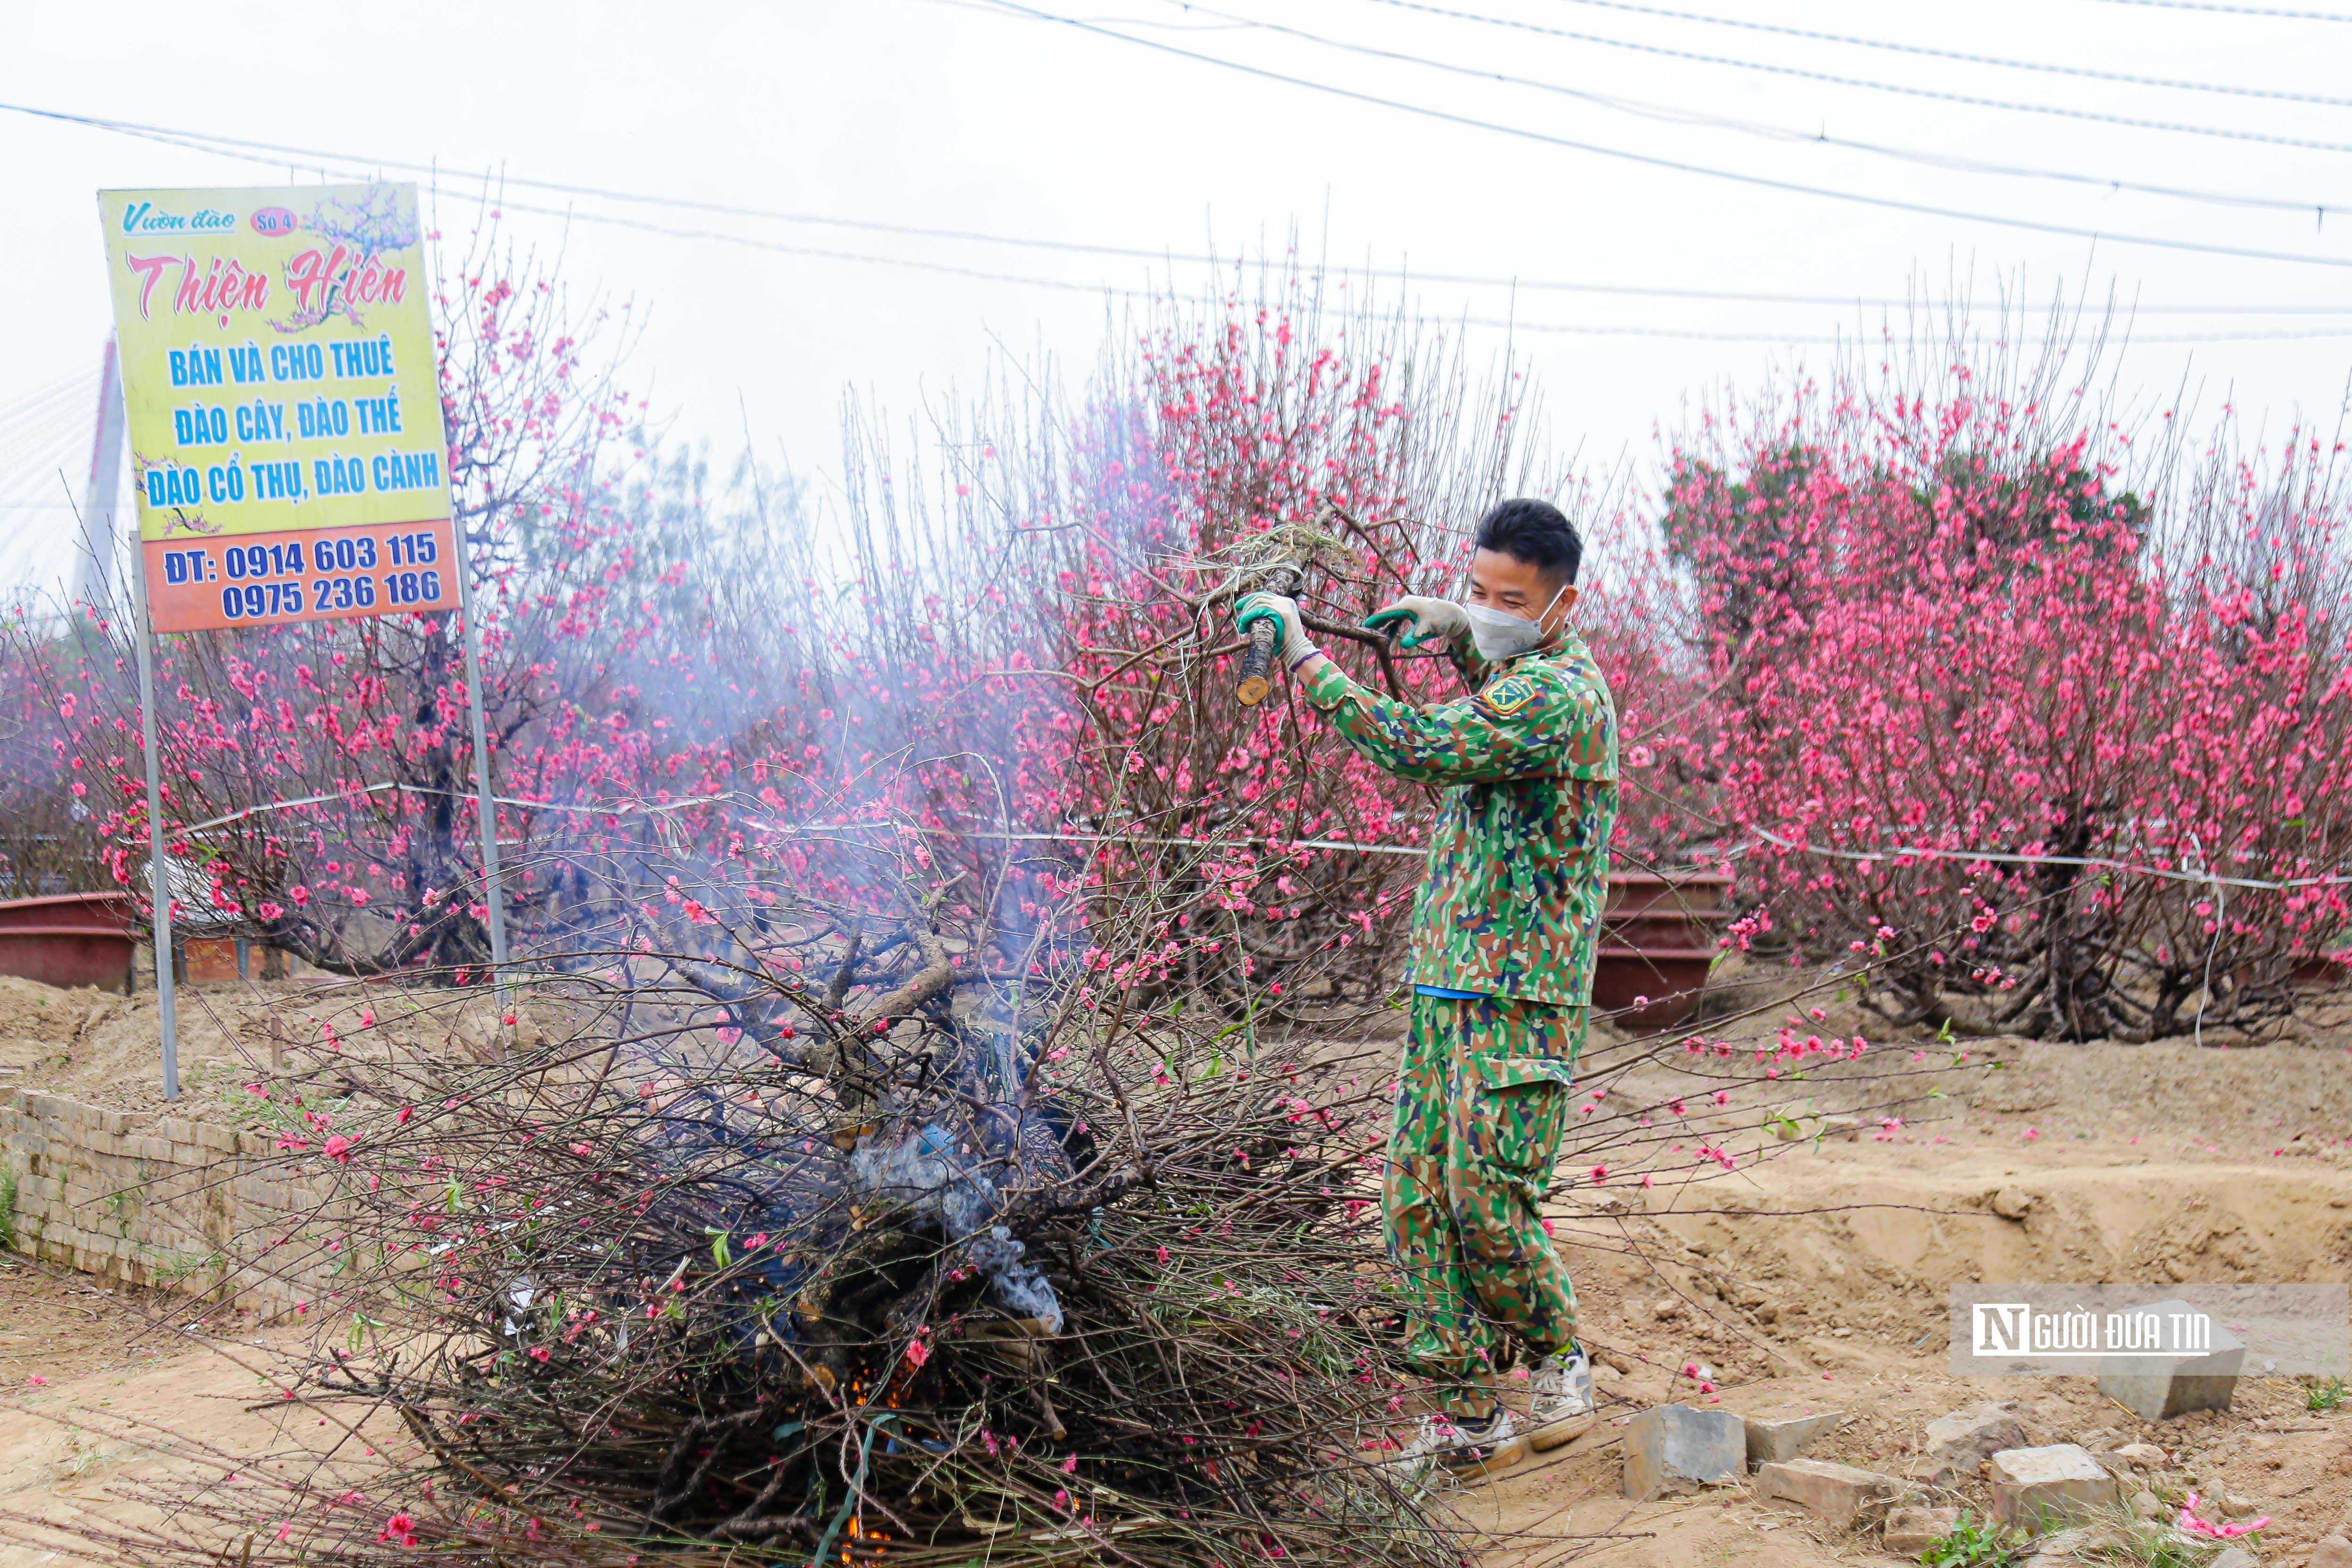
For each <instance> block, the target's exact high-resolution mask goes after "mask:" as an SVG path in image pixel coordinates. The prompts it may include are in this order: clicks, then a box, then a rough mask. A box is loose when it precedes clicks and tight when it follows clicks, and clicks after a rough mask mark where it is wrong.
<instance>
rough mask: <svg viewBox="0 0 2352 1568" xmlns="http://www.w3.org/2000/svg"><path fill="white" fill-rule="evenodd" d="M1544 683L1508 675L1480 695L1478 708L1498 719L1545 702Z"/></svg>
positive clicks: (1530, 678)
mask: <svg viewBox="0 0 2352 1568" xmlns="http://www.w3.org/2000/svg"><path fill="white" fill-rule="evenodd" d="M1543 694H1544V689H1543V682H1541V681H1539V680H1537V679H1534V678H1533V677H1530V676H1525V675H1507V676H1505V677H1503V679H1500V680H1497V681H1496V682H1494V683H1493V684H1491V685H1489V686H1487V687H1486V689H1483V690H1481V691H1480V692H1479V693H1478V706H1479V707H1481V708H1484V709H1485V710H1486V711H1487V712H1489V713H1492V714H1493V715H1494V716H1495V717H1496V718H1497V719H1507V718H1509V717H1510V716H1511V715H1512V714H1514V713H1517V711H1518V710H1520V709H1522V708H1525V707H1528V705H1530V704H1531V703H1535V702H1539V701H1541V700H1543Z"/></svg>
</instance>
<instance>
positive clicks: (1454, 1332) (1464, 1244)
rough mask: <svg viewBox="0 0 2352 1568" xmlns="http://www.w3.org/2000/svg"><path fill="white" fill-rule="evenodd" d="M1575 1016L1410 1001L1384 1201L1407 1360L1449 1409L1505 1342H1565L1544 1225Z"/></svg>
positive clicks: (1569, 1314) (1480, 1000) (1558, 1282)
mask: <svg viewBox="0 0 2352 1568" xmlns="http://www.w3.org/2000/svg"><path fill="white" fill-rule="evenodd" d="M1584 1017H1585V1010H1584V1009H1583V1008H1581V1007H1547V1006H1543V1005H1538V1004H1536V1003H1531V1002H1517V1001H1513V1000H1510V999H1508V998H1506V997H1477V998H1462V999H1456V998H1453V997H1445V996H1424V995H1422V994H1419V993H1415V994H1414V995H1413V998H1412V1033H1411V1035H1410V1036H1409V1037H1407V1039H1406V1042H1405V1048H1404V1061H1403V1064H1402V1068H1401V1069H1400V1070H1399V1072H1398V1074H1397V1095H1396V1121H1395V1123H1394V1125H1393V1127H1392V1128H1391V1131H1390V1134H1389V1160H1388V1173H1387V1180H1386V1183H1385V1184H1384V1186H1383V1189H1382V1192H1381V1213H1382V1216H1383V1218H1384V1219H1385V1221H1386V1227H1385V1228H1386V1231H1387V1237H1388V1252H1389V1258H1390V1261H1391V1262H1392V1263H1393V1264H1394V1265H1395V1266H1396V1268H1397V1271H1398V1274H1399V1276H1400V1279H1401V1283H1402V1286H1403V1289H1404V1292H1405V1299H1406V1301H1407V1323H1406V1332H1407V1340H1406V1346H1405V1349H1406V1353H1407V1354H1408V1355H1409V1356H1410V1357H1411V1358H1412V1361H1413V1362H1414V1363H1415V1364H1417V1365H1418V1366H1419V1367H1420V1368H1421V1369H1422V1371H1423V1372H1424V1373H1427V1374H1428V1375H1429V1376H1430V1377H1431V1378H1433V1379H1434V1380H1436V1381H1438V1382H1440V1383H1441V1384H1452V1385H1454V1387H1455V1388H1457V1389H1460V1390H1462V1391H1463V1392H1462V1394H1460V1395H1458V1396H1456V1398H1457V1400H1463V1401H1466V1402H1468V1403H1472V1404H1483V1403H1484V1401H1483V1399H1481V1398H1480V1397H1479V1396H1477V1395H1476V1394H1475V1393H1473V1392H1472V1390H1473V1389H1474V1388H1475V1385H1476V1384H1478V1383H1479V1382H1480V1381H1481V1380H1482V1379H1483V1378H1484V1377H1485V1376H1486V1375H1487V1374H1488V1373H1491V1372H1492V1371H1493V1370H1494V1368H1495V1363H1496V1352H1498V1351H1499V1350H1500V1349H1501V1348H1502V1345H1503V1342H1504V1338H1505V1336H1506V1335H1507V1334H1511V1335H1516V1336H1517V1338H1518V1340H1519V1341H1520V1342H1522V1343H1524V1344H1525V1345H1526V1346H1527V1347H1528V1349H1529V1350H1530V1351H1531V1352H1534V1353H1535V1354H1537V1355H1538V1356H1541V1355H1549V1354H1550V1353H1551V1352H1554V1351H1556V1350H1560V1349H1563V1348H1565V1347H1566V1346H1568V1345H1570V1344H1571V1343H1573V1342H1574V1341H1575V1337H1576V1290H1575V1288H1574V1287H1573V1286H1571V1285H1570V1283H1569V1278H1568V1266H1567V1265H1566V1264H1564V1263H1562V1262H1561V1261H1560V1258H1559V1253H1558V1252H1556V1251H1554V1250H1553V1248H1552V1244H1551V1237H1549V1235H1548V1234H1546V1232H1545V1230H1544V1228H1543V1218H1542V1204H1543V1194H1544V1191H1545V1189H1546V1188H1547V1187H1548V1186H1549V1185H1550V1183H1551V1168H1552V1162H1553V1160H1554V1158H1555V1157H1556V1156H1557V1155H1558V1153H1559V1140H1560V1134H1561V1132H1562V1131H1564V1130H1565V1127H1566V1123H1567V1121H1568V1116H1569V1100H1570V1097H1571V1094H1572V1086H1573V1079H1572V1078H1571V1076H1570V1075H1571V1074H1572V1072H1573V1070H1574V1065H1575V1060H1576V1053H1577V1050H1578V1048H1579V1047H1580V1046H1582V1045H1583V1043H1584Z"/></svg>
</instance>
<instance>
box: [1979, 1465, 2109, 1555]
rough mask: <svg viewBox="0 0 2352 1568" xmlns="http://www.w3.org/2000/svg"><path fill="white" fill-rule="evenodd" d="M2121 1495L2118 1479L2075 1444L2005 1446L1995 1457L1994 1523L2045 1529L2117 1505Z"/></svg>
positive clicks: (2037, 1529)
mask: <svg viewBox="0 0 2352 1568" xmlns="http://www.w3.org/2000/svg"><path fill="white" fill-rule="evenodd" d="M2121 1502H2122V1498H2121V1495H2120V1493H2119V1492H2118V1490H2117V1489H2116V1479H2115V1477H2113V1476H2111V1475H2109V1474H2108V1473H2107V1471H2106V1468H2105V1466H2103V1465H2101V1464H2100V1463H2099V1461H2098V1460H2096V1459H2095V1458H2091V1455H2090V1451H2089V1450H2088V1449H2086V1448H2084V1447H2081V1446H2080V1445H2078V1444H2074V1443H2053V1444H2050V1445H2049V1446H2047V1447H2040V1448H2003V1449H2002V1450H2001V1451H2000V1452H1999V1453H1997V1454H1995V1455H1993V1456H1992V1517H1993V1520H1994V1521H1995V1522H1996V1523H2000V1524H2007V1525H2014V1526H2016V1527H2017V1528H2019V1529H2022V1530H2028V1531H2033V1532H2035V1533H2036V1534H2039V1533H2041V1532H2042V1531H2046V1530H2052V1529H2055V1528H2057V1527H2058V1526H2060V1525H2063V1524H2073V1523H2076V1522H2079V1521H2083V1520H2084V1519H2087V1518H2089V1517H2090V1514H2091V1511H2092V1510H2094V1509H2100V1508H2115V1507H2117V1506H2119V1505H2120V1503H2121Z"/></svg>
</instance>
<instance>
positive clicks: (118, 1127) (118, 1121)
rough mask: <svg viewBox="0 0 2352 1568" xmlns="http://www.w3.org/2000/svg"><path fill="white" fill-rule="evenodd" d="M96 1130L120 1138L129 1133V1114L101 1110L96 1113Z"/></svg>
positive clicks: (120, 1111) (122, 1111) (124, 1111)
mask: <svg viewBox="0 0 2352 1568" xmlns="http://www.w3.org/2000/svg"><path fill="white" fill-rule="evenodd" d="M98 1130H99V1131H101V1132H104V1133H107V1134H108V1135H110V1136H111V1137H115V1138H120V1137H121V1136H122V1135H123V1134H124V1133H125V1132H128V1131H131V1113H130V1112H129V1111H127V1110H101V1111H100V1112H99V1113H98Z"/></svg>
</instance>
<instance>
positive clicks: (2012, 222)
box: [989, 0, 2352, 268]
mask: <svg viewBox="0 0 2352 1568" xmlns="http://www.w3.org/2000/svg"><path fill="white" fill-rule="evenodd" d="M1384 3H1396V4H1402V3H1403V0H1384ZM989 4H991V5H994V6H995V7H996V8H997V9H999V10H1001V11H1003V12H1005V13H1007V14H1008V15H1012V16H1025V17H1027V18H1029V19H1031V20H1034V21H1039V22H1050V23H1055V24H1058V25H1060V26H1066V27H1074V28H1076V29H1078V30H1079V31H1081V32H1087V33H1092V34H1094V35H1096V36H1097V37H1105V38H1111V39H1116V40H1117V41H1118V42H1119V43H1123V44H1132V45H1134V46H1135V47H1138V48H1143V49H1150V50H1153V51H1155V52H1157V53H1160V54H1168V55H1174V56H1177V57H1179V58H1183V59H1189V60H1197V61H1199V62H1201V63H1202V64H1203V65H1212V66H1216V67H1219V68H1223V69H1225V70H1231V71H1237V72H1239V73H1241V74H1242V75H1244V76H1249V77H1255V78H1256V79H1259V80H1262V81H1276V82H1281V83H1283V84H1284V85H1285V86H1288V87H1300V88H1305V89H1307V90H1308V91H1310V92H1319V93H1322V94H1324V95H1326V96H1328V97H1331V98H1338V99H1344V100H1348V101H1349V102H1353V103H1364V104H1370V105H1373V106H1375V107H1378V108H1381V109H1392V110H1397V111H1398V112H1400V113H1403V114H1411V115H1415V116H1418V117H1419V118H1421V119H1423V120H1433V121H1439V122H1441V123H1444V124H1448V125H1459V126H1464V127H1466V128H1468V129H1471V130H1475V131H1492V132H1496V133H1498V134H1500V135H1505V136H1511V137H1516V138H1517V139H1519V140H1521V141H1527V142H1541V143H1543V144H1545V145H1547V146H1552V147H1563V148H1568V149H1570V150H1571V151H1574V152H1579V153H1593V154H1595V155H1596V156H1599V157H1603V158H1615V159H1619V160H1621V161H1622V162H1625V163H1639V164H1642V165H1643V166H1644V167H1647V168H1653V169H1670V170H1673V171H1675V173H1677V174H1702V175H1705V176H1706V177H1708V178H1710V179H1717V180H1728V181H1731V182H1733V183H1735V184H1745V185H1754V186H1757V187H1759V188H1760V189H1763V190H1773V191H1786V192H1789V193H1790V194H1791V195H1803V196H1822V197H1826V198H1827V199H1829V200H1831V201H1841V202H1852V203H1854V204H1856V205H1862V206H1874V207H1885V208H1887V209H1888V210H1890V211H1895V212H1909V213H1919V214H1922V215H1924V216H1929V217H1946V218H1958V219H1959V220H1961V221H1963V222H1967V223H1987V224H1993V225H1997V226H2000V227H2003V228H2020V229H2027V230H2031V231H2032V232H2034V233H2038V234H2057V235H2065V236H2067V237H2071V238H2075V239H2091V240H2107V241H2111V242H2113V243H2115V244H2118V245H2144V246H2149V247H2154V248H2157V249H2160V250H2183V251H2195V252H2199V253H2200V254H2203V255H2208V256H2234V257H2238V258H2242V259H2246V260H2253V261H2292V262H2299V263H2303V264H2305V265H2308V266H2313V267H2338V268H2341V267H2352V257H2336V256H2313V255H2310V254H2308V253H2307V252H2298V251H2281V250H2258V249H2254V248H2252V247H2247V246H2236V245H2220V244H2214V243H2210V242H2207V241H2201V240H2189V239H2167V238H2163V237H2158V236H2154V235H2138V234H2122V233H2117V232H2115V231H2112V230H2104V229H2093V228H2079V227H2076V226H2074V225H2072V224H2058V223H2044V222H2042V221H2040V220H2038V219H2034V218H2020V217H2006V216H1999V215H1996V214H1992V213H1979V212H1970V211H1968V210H1967V209H1965V208H1958V207H1945V206H1937V205H1932V204H1930V203H1927V202H1907V201H1904V200H1902V199H1900V198H1898V197H1894V196H1873V195H1863V194H1861V193H1859V192H1854V191H1841V190H1835V189H1832V188H1830V187H1828V186H1824V185H1809V184H1801V183H1800V182H1798V181H1794V180H1780V179H1774V178H1772V177H1770V176H1769V175H1765V174H1741V173H1739V172H1737V171H1735V170H1729V169H1717V168H1710V167H1709V166H1707V165H1706V164H1704V163H1685V162H1684V161H1682V160H1680V159H1676V158H1663V157H1658V156H1656V155H1654V154H1652V153H1635V152H1630V151H1628V150H1626V149H1625V148H1622V147H1609V146H1604V145H1602V144H1601V143H1599V142H1583V141H1579V140H1577V139H1576V138H1573V137H1569V136H1559V135H1555V134H1553V133H1551V132H1546V131H1534V130H1530V129H1528V128H1527V127H1525V126H1520V125H1507V124H1504V123H1502V122H1500V121H1492V120H1481V119H1478V118H1477V117H1476V116H1475V115H1468V114H1457V113H1454V111H1452V110H1444V109H1433V108H1431V107H1430V106H1428V105H1426V104H1420V103H1410V102H1406V101H1405V100H1402V99H1393V98H1383V97H1381V95H1379V94H1377V93H1370V92H1360V91H1358V90H1357V89H1354V88H1347V87H1339V86H1337V85H1335V84H1333V83H1330V82H1324V81H1317V80H1316V79H1313V78H1311V77H1302V76H1293V75H1291V74H1290V73H1288V72H1286V71H1277V70H1270V69H1268V68H1265V67H1264V66H1254V65H1248V64H1245V63H1244V62H1242V61H1240V60H1229V59H1225V58H1223V57H1221V56H1217V55H1208V54H1202V53H1201V52H1200V51H1199V50H1197V49H1187V48H1183V47H1179V46H1177V45H1175V44H1169V43H1162V42H1160V40H1159V39H1157V38H1139V37H1135V36H1134V35H1132V34H1129V33H1121V32H1117V31H1115V30H1113V29H1111V28H1109V27H1105V26H1099V25H1097V24H1096V23H1093V22H1087V21H1084V20H1082V19H1080V18H1078V17H1075V16H1058V15H1056V14H1055V13H1053V12H1050V11H1040V10H1037V9H1035V8H1034V7H1032V6H1028V5H1020V4H1017V3H1016V0H989ZM1422 8H1423V9H1433V7H1422ZM2346 150H2347V151H2352V148H2347V149H2346Z"/></svg>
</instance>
